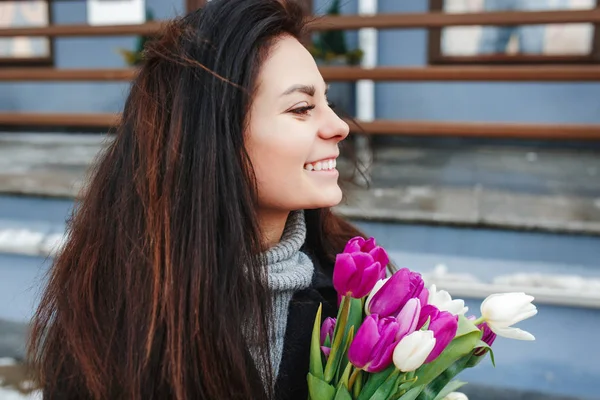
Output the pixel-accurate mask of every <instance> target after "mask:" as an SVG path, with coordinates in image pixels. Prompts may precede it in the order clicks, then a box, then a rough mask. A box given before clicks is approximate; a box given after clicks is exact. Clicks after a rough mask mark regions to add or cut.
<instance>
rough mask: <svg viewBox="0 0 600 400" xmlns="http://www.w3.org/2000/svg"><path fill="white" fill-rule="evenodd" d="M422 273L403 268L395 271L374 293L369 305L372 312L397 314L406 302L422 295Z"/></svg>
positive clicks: (387, 314) (386, 314) (384, 314)
mask: <svg viewBox="0 0 600 400" xmlns="http://www.w3.org/2000/svg"><path fill="white" fill-rule="evenodd" d="M423 286H424V283H423V278H421V274H419V273H417V272H412V271H411V270H409V269H408V268H402V269H400V270H398V271H396V273H394V274H393V275H392V276H391V277H390V278H389V279H388V280H387V282H385V284H384V285H383V286H382V287H381V288H380V289H379V290H378V291H377V292H376V293H374V294H373V295H372V297H371V299H370V301H369V304H368V306H367V308H368V312H369V313H371V314H379V315H381V316H384V317H389V316H394V317H395V316H397V315H398V313H400V310H402V308H403V307H404V305H405V304H406V302H407V301H408V300H410V299H411V298H414V297H420V295H421V293H422V292H423Z"/></svg>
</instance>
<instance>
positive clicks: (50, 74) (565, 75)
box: [0, 65, 600, 82]
mask: <svg viewBox="0 0 600 400" xmlns="http://www.w3.org/2000/svg"><path fill="white" fill-rule="evenodd" d="M320 70H321V74H322V75H323V78H324V79H325V80H326V81H330V82H331V81H356V80H360V79H371V80H374V81H429V82H431V81H528V82H550V81H575V82H585V81H600V66H596V65H574V66H494V67H484V66H442V67H423V68H416V67H411V68H404V67H376V68H371V69H365V68H360V67H321V68H320ZM135 73H136V70H135V69H132V68H124V69H54V68H32V69H26V68H6V69H0V81H128V80H131V79H132V78H133V77H134V76H135Z"/></svg>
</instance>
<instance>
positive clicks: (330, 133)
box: [319, 108, 350, 141]
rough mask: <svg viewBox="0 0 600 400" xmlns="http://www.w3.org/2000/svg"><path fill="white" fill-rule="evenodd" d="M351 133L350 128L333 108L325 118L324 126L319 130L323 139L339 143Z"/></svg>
mask: <svg viewBox="0 0 600 400" xmlns="http://www.w3.org/2000/svg"><path fill="white" fill-rule="evenodd" d="M349 133H350V127H349V126H348V124H347V123H346V121H344V120H343V119H341V118H340V117H339V116H338V115H337V114H336V113H335V112H334V111H333V110H332V109H331V108H329V109H328V110H327V112H326V115H325V116H324V117H323V122H322V125H321V127H320V129H319V135H320V136H321V137H322V138H323V139H334V138H335V139H337V140H338V141H342V140H344V139H345V138H346V137H347V136H348V134H349Z"/></svg>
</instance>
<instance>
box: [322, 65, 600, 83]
mask: <svg viewBox="0 0 600 400" xmlns="http://www.w3.org/2000/svg"><path fill="white" fill-rule="evenodd" d="M320 70H321V74H322V75H323V78H324V79H325V80H326V81H356V80H359V79H370V80H374V81H429V82H431V81H510V82H514V81H529V82H541V81H545V82H548V81H600V66H595V65H577V66H497V67H496V66H494V67H489V66H456V67H455V66H450V67H446V66H444V67H423V68H417V67H409V68H404V67H376V68H371V69H365V68H360V67H321V68H320Z"/></svg>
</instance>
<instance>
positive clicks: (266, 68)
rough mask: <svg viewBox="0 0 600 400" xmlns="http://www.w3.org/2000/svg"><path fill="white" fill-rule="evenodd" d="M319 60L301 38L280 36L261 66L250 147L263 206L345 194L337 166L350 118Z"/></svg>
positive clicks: (270, 209) (320, 202) (283, 206)
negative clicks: (344, 116)
mask: <svg viewBox="0 0 600 400" xmlns="http://www.w3.org/2000/svg"><path fill="white" fill-rule="evenodd" d="M326 89H327V86H326V84H325V82H324V81H323V77H322V76H321V73H320V72H319V69H318V68H317V65H316V63H315V61H314V59H313V57H312V56H311V55H310V53H309V52H308V51H307V50H306V48H305V47H304V46H303V45H302V44H300V42H298V41H297V40H296V39H294V38H292V37H289V36H285V37H283V38H281V39H280V40H278V41H277V43H276V44H275V45H274V47H273V48H272V49H271V52H270V54H269V57H268V58H267V59H266V60H265V62H264V63H263V65H262V66H261V70H260V72H259V76H258V87H257V92H256V94H255V98H254V101H253V104H252V106H251V110H250V118H249V126H248V128H249V129H248V132H247V137H246V149H247V151H248V153H249V156H250V159H251V162H252V165H253V167H254V170H255V174H256V179H257V181H258V182H257V183H258V198H259V207H260V210H259V212H266V213H280V212H289V211H292V210H299V209H311V208H321V207H331V206H334V205H336V204H338V203H339V202H340V201H341V199H342V191H341V189H340V187H339V186H338V175H339V174H338V171H337V169H336V168H335V165H336V158H337V157H338V155H339V149H338V143H339V142H340V141H342V140H343V139H344V138H346V136H348V131H349V128H348V124H346V123H345V122H344V121H343V120H341V119H340V118H339V117H338V116H337V115H336V114H335V113H334V112H333V110H332V109H331V108H330V107H329V105H328V103H327V98H326V95H325V92H326Z"/></svg>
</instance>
